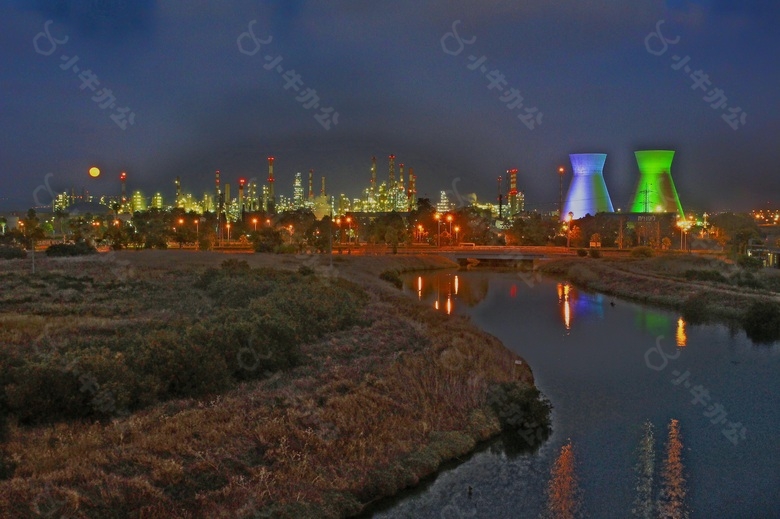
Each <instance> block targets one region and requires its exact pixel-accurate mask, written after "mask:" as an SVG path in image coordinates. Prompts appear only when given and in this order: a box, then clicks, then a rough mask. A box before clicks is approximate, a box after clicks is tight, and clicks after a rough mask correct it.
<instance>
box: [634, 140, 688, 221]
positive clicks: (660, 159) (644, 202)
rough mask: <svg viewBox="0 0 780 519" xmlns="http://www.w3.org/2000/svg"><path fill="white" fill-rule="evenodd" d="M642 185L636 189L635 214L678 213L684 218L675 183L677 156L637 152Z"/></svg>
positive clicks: (670, 152) (663, 153) (639, 184)
mask: <svg viewBox="0 0 780 519" xmlns="http://www.w3.org/2000/svg"><path fill="white" fill-rule="evenodd" d="M634 155H636V162H637V164H638V165H639V182H638V183H637V186H636V192H635V194H634V200H633V201H632V203H631V212H632V213H677V215H678V216H679V217H680V218H684V215H683V210H682V205H681V204H680V199H679V198H678V197H677V189H675V187H674V181H673V180H672V173H671V169H672V160H673V159H674V152H673V151H667V150H649V151H637V152H634Z"/></svg>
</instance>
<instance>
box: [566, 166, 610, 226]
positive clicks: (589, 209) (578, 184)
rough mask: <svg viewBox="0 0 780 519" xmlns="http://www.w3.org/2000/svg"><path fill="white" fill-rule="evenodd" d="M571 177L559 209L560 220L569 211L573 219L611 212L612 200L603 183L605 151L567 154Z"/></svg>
mask: <svg viewBox="0 0 780 519" xmlns="http://www.w3.org/2000/svg"><path fill="white" fill-rule="evenodd" d="M569 159H570V160H571V167H572V172H573V174H574V175H573V177H572V179H571V184H570V185H569V192H568V193H567V194H566V201H565V202H564V205H563V211H561V220H562V221H563V220H565V219H566V218H567V216H568V214H569V213H572V214H573V215H574V216H573V218H574V219H578V218H582V217H583V216H585V215H587V214H590V215H592V216H593V215H595V214H596V213H612V212H614V211H615V210H614V208H613V207H612V200H610V198H609V192H608V191H607V184H606V183H604V162H606V160H607V154H606V153H572V154H570V155H569Z"/></svg>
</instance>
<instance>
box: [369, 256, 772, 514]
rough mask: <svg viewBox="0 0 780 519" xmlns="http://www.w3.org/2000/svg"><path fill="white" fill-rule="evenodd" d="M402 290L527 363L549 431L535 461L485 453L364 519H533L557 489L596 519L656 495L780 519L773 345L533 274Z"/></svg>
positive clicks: (690, 505) (471, 275) (474, 277)
mask: <svg viewBox="0 0 780 519" xmlns="http://www.w3.org/2000/svg"><path fill="white" fill-rule="evenodd" d="M404 290H405V291H407V292H409V293H411V294H412V295H414V296H416V297H418V298H419V299H420V300H422V301H424V302H425V303H426V304H430V305H431V306H432V307H434V308H436V309H437V310H439V311H441V312H445V313H450V314H453V315H454V314H460V315H466V316H468V317H469V318H470V319H471V321H472V322H473V323H474V324H475V325H477V326H478V327H480V328H481V329H483V330H485V331H487V332H488V333H491V334H493V335H495V336H496V337H498V338H499V339H500V340H501V341H502V342H503V343H504V344H505V345H506V347H507V348H510V349H511V350H512V351H514V352H516V353H518V354H519V355H521V356H522V357H524V358H525V359H526V360H527V361H528V362H529V363H530V365H531V367H532V368H533V371H534V376H535V378H536V383H537V386H538V387H539V388H540V389H541V390H542V392H543V393H544V394H545V395H546V396H547V397H548V398H549V399H550V401H551V402H552V403H553V405H554V410H553V433H552V436H551V437H550V438H549V439H548V440H547V441H546V442H545V443H544V444H543V446H542V447H541V448H540V449H538V450H537V451H536V452H533V453H527V454H522V455H517V456H507V455H506V453H504V452H503V449H501V448H500V444H497V443H494V444H493V445H488V446H486V447H483V448H482V449H481V450H479V451H478V452H477V453H475V454H474V455H472V456H470V457H469V458H468V459H466V460H465V461H463V462H462V463H458V464H456V465H455V466H454V467H451V468H447V469H445V470H443V471H441V472H440V473H439V474H438V475H437V476H436V477H435V479H433V480H432V481H428V482H426V483H425V484H423V485H421V486H420V488H417V489H413V490H411V491H406V492H404V493H403V494H401V495H400V496H397V497H396V498H394V499H392V500H388V501H386V502H385V503H383V504H382V506H381V508H379V509H377V510H375V511H374V512H373V517H377V518H396V517H410V518H465V517H480V518H482V517H485V518H503V517H519V518H525V517H529V518H536V517H540V516H541V515H542V514H543V513H544V512H545V511H547V510H548V509H549V508H550V507H551V506H553V504H554V503H553V502H554V501H555V499H558V500H560V490H561V489H560V488H558V487H560V485H561V481H564V480H565V481H568V482H569V483H571V482H575V485H571V484H568V486H566V489H568V491H569V492H570V495H568V496H565V498H566V499H568V500H569V501H570V502H569V503H568V504H569V505H571V507H572V508H577V509H579V510H580V512H582V514H587V516H589V517H593V518H611V517H616V518H617V517H620V518H625V517H631V512H632V507H635V506H637V505H638V504H647V497H648V495H650V496H651V498H652V501H653V502H655V501H656V499H657V497H658V496H659V493H661V492H662V491H665V492H666V495H671V494H674V495H676V496H677V497H678V499H677V500H676V501H675V502H674V503H672V505H670V504H669V501H674V500H669V499H667V500H665V501H666V505H665V506H672V507H677V511H678V512H679V511H681V510H683V509H685V510H688V511H689V512H690V517H692V518H716V517H717V518H777V517H780V491H779V490H780V442H778V436H779V435H778V426H780V377H778V375H779V374H780V346H779V345H777V344H773V345H755V344H753V343H751V341H750V340H749V339H747V338H746V337H745V335H744V333H743V332H741V331H738V330H730V329H729V328H728V327H726V326H723V325H701V326H689V325H688V324H687V323H685V321H684V320H683V319H681V318H680V316H679V315H677V314H676V313H673V312H669V311H665V310H658V309H654V308H649V307H646V306H642V305H639V304H635V303H631V302H626V301H624V300H619V299H616V298H612V297H609V296H604V295H601V294H594V293H587V292H584V291H581V290H578V289H576V288H574V287H572V286H569V285H568V284H565V283H560V282H557V281H554V280H550V279H542V278H538V277H536V278H535V277H533V276H531V275H530V274H528V273H506V272H479V271H458V272H441V273H437V274H430V275H423V276H418V275H414V276H407V277H406V278H405V285H404ZM648 422H649V423H650V424H652V427H653V429H652V430H653V433H654V435H653V438H652V441H649V440H648V441H646V442H645V446H646V448H645V450H644V451H640V444H641V443H642V440H643V438H644V437H645V436H644V434H645V429H644V425H643V424H646V423H648ZM672 424H674V427H672ZM672 428H673V429H674V431H671V430H670V429H672ZM678 433H679V434H678ZM648 448H649V449H650V450H649V451H648V450H647V449H648ZM675 449H676V450H675ZM675 453H676V454H675ZM640 462H641V463H643V464H644V466H645V467H646V468H648V467H649V470H650V478H649V479H647V478H646V479H645V483H644V484H645V491H646V492H648V493H646V494H641V493H640V492H638V491H637V484H638V480H637V472H636V470H635V467H636V466H637V465H638V464H640ZM554 468H555V470H556V477H555V478H553V475H552V472H553V469H554ZM562 474H563V476H562ZM562 477H563V479H561V478H562ZM567 477H568V479H566V478H567ZM551 487H552V488H554V489H556V491H555V492H550V491H549V490H548V489H550V488H551ZM469 489H470V492H469ZM550 496H553V497H552V498H551V497H550ZM642 496H644V498H645V499H644V501H643V500H642V499H638V498H641V497H642ZM558 504H559V505H560V503H558ZM570 509H571V508H570ZM577 515H580V514H577Z"/></svg>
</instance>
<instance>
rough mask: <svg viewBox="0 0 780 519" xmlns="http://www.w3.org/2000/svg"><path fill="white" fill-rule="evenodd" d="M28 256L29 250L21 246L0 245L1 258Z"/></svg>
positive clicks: (22, 257)
mask: <svg viewBox="0 0 780 519" xmlns="http://www.w3.org/2000/svg"><path fill="white" fill-rule="evenodd" d="M26 257H27V251H25V250H24V249H23V248H21V247H14V246H11V245H0V259H24V258H26Z"/></svg>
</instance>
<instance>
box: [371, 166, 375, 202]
mask: <svg viewBox="0 0 780 519" xmlns="http://www.w3.org/2000/svg"><path fill="white" fill-rule="evenodd" d="M371 196H376V157H371Z"/></svg>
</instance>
